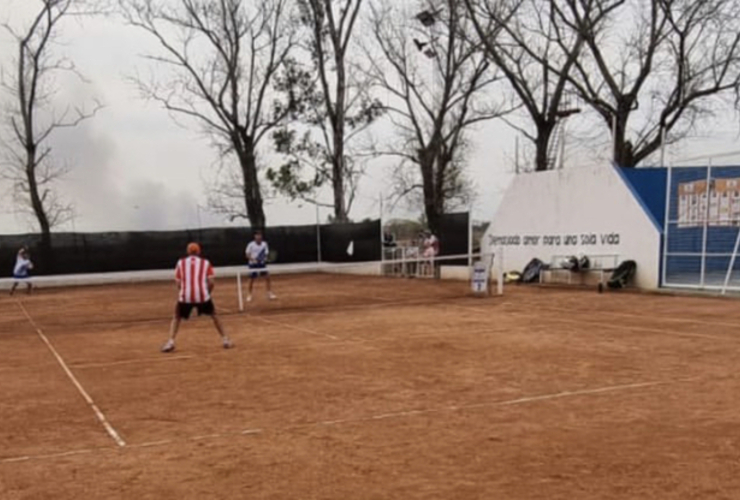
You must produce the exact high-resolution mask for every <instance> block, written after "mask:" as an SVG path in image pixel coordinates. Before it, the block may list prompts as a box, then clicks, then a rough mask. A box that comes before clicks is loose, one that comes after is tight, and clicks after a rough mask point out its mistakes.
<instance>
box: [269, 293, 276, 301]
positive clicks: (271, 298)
mask: <svg viewBox="0 0 740 500" xmlns="http://www.w3.org/2000/svg"><path fill="white" fill-rule="evenodd" d="M267 298H268V299H270V300H275V299H277V295H275V294H274V293H272V292H267Z"/></svg>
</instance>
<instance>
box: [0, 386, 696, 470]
mask: <svg viewBox="0 0 740 500" xmlns="http://www.w3.org/2000/svg"><path fill="white" fill-rule="evenodd" d="M700 380H701V379H700V378H699V377H693V378H686V379H678V380H663V381H653V382H637V383H633V384H621V385H612V386H605V387H596V388H593V389H580V390H575V391H562V392H556V393H551V394H540V395H537V396H526V397H521V398H516V399H508V400H502V401H490V402H486V403H470V404H462V405H450V406H440V407H437V408H421V409H414V410H405V411H396V412H387V413H380V414H375V415H368V416H364V417H354V418H343V419H336V420H323V421H319V422H313V423H307V424H300V425H288V426H284V427H279V428H274V429H255V428H250V429H244V430H241V431H235V432H223V433H217V434H208V435H201V436H193V437H187V438H183V439H179V440H177V441H176V440H162V441H152V442H147V443H141V444H133V445H129V446H127V447H126V448H127V449H132V448H153V447H158V446H167V445H172V444H177V443H183V442H194V441H195V442H198V441H207V440H216V439H222V438H227V437H233V436H236V435H245V436H251V435H259V434H263V433H265V432H268V431H277V432H285V431H291V430H298V429H307V428H311V427H335V426H340V425H345V424H356V423H363V422H372V421H378V420H389V419H397V418H409V417H415V416H419V415H430V414H439V413H454V412H460V411H466V410H476V409H479V408H496V407H505V406H515V405H522V404H530V403H540V402H546V401H551V400H556V399H565V398H574V397H582V396H595V395H600V394H609V393H615V392H626V391H630V390H639V389H645V388H649V387H657V386H661V385H671V384H678V383H689V382H696V381H700ZM101 450H109V449H104V448H100V449H98V451H101ZM93 451H96V450H79V451H72V452H64V453H55V454H46V455H35V456H30V455H29V456H23V457H14V458H5V459H0V464H3V463H13V462H23V461H29V460H37V459H45V458H58V457H64V456H68V455H78V454H82V453H92V452H93Z"/></svg>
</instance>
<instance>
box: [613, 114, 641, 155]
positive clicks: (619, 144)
mask: <svg viewBox="0 0 740 500" xmlns="http://www.w3.org/2000/svg"><path fill="white" fill-rule="evenodd" d="M628 119H629V113H626V114H625V113H618V114H617V119H616V129H615V123H614V122H613V121H612V123H611V124H609V126H610V128H611V130H612V141H613V145H612V147H613V151H614V163H616V164H617V165H619V166H620V167H625V168H633V167H635V166H636V163H637V162H636V161H635V156H634V152H633V151H632V143H631V142H630V141H628V140H627V139H626V136H627V120H628ZM612 120H614V118H612Z"/></svg>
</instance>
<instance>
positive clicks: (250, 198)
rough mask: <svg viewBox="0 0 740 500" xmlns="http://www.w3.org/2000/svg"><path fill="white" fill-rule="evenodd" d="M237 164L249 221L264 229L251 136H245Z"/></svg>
mask: <svg viewBox="0 0 740 500" xmlns="http://www.w3.org/2000/svg"><path fill="white" fill-rule="evenodd" d="M239 164H240V166H241V169H242V178H243V179H244V205H245V207H246V209H247V217H249V223H250V225H251V226H252V227H253V228H254V229H264V227H265V223H266V220H265V211H264V208H263V206H262V205H263V201H262V194H261V193H260V185H259V178H258V176H257V159H256V156H255V151H254V143H253V141H252V138H251V137H246V138H245V140H244V143H243V150H242V151H241V152H240V153H239Z"/></svg>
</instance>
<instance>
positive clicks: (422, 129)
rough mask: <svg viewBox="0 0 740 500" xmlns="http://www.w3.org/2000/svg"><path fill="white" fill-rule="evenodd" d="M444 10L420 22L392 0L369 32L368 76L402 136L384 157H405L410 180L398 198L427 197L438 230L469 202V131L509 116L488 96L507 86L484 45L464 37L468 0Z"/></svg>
mask: <svg viewBox="0 0 740 500" xmlns="http://www.w3.org/2000/svg"><path fill="white" fill-rule="evenodd" d="M442 5H443V7H442V8H440V9H438V10H436V11H424V12H422V13H419V14H418V16H416V18H414V17H413V15H412V14H411V13H410V12H409V11H408V10H404V9H402V8H399V7H396V6H393V5H392V4H391V2H390V1H389V0H387V1H385V2H378V3H377V4H375V5H373V6H372V16H371V27H370V28H371V30H372V32H373V38H374V42H375V43H374V46H373V47H371V48H368V49H367V59H368V65H369V70H368V71H369V74H370V75H371V76H372V77H373V80H374V82H375V84H376V85H377V86H379V87H380V88H381V89H382V90H383V91H385V92H387V93H388V95H389V103H388V106H387V109H388V112H389V117H390V119H391V121H392V123H393V125H394V127H395V133H394V135H395V136H396V137H397V138H398V139H397V140H394V141H392V142H391V144H390V146H389V148H388V150H387V151H383V153H385V154H390V155H393V156H395V157H397V158H399V159H400V164H399V169H401V170H400V171H399V172H398V174H397V175H396V178H397V179H402V180H405V181H404V182H403V183H402V185H401V188H402V191H401V192H400V193H399V195H401V196H406V195H408V194H410V193H413V192H416V191H418V192H421V193H422V198H423V203H424V213H425V216H426V219H427V222H428V224H429V226H430V228H431V229H432V230H435V231H436V230H438V225H439V220H440V216H441V215H442V214H444V213H445V212H446V211H448V209H449V208H450V206H451V205H453V204H455V203H457V202H459V201H460V198H461V197H462V198H466V194H467V193H466V189H467V187H469V184H468V183H467V182H465V177H464V172H463V167H464V155H463V153H464V151H465V146H466V145H468V143H467V137H468V133H469V132H470V130H471V129H472V128H473V127H474V126H475V125H476V124H479V123H481V122H483V121H486V120H491V119H494V118H497V117H500V116H502V114H503V113H504V112H505V111H504V109H503V108H504V107H503V105H502V104H501V103H499V102H497V101H496V100H495V99H492V98H491V96H490V95H489V94H488V91H489V90H491V87H492V86H493V85H494V84H495V83H496V82H498V81H499V80H500V77H499V75H498V74H497V73H496V72H495V71H493V70H494V69H495V68H493V67H492V65H491V63H490V62H489V61H488V60H487V58H486V56H485V54H484V53H483V51H482V50H481V47H480V46H479V45H477V44H471V43H469V42H468V41H466V40H465V39H464V37H463V36H461V33H460V32H459V31H458V30H469V29H471V28H470V27H469V26H466V23H465V20H464V15H463V14H464V8H465V7H464V4H463V2H462V0H445V2H443V4H442ZM410 23H411V25H409V24H410ZM425 26H426V28H425ZM409 169H410V170H409Z"/></svg>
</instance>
